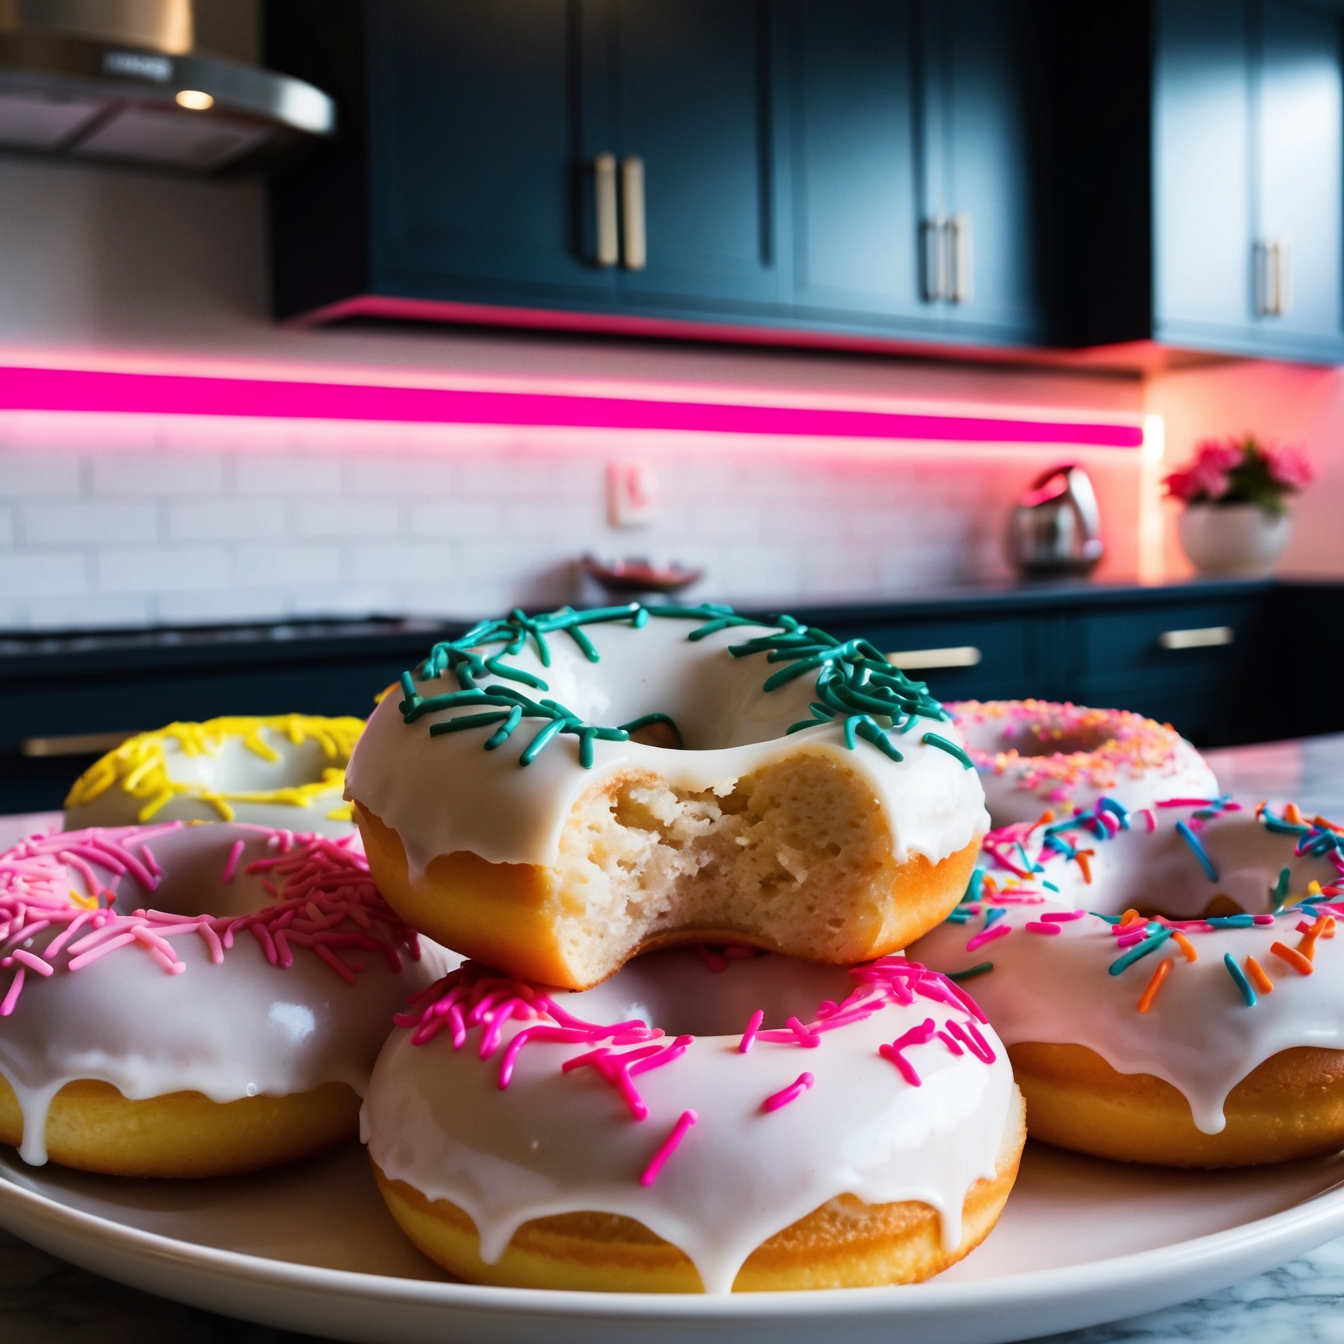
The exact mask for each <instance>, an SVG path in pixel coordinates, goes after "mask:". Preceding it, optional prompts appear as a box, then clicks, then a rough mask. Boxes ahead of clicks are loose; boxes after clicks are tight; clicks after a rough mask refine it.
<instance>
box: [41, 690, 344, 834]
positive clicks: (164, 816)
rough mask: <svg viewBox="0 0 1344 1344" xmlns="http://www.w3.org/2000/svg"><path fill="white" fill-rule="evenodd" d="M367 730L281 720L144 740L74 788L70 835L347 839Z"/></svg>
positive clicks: (315, 720) (126, 746)
mask: <svg viewBox="0 0 1344 1344" xmlns="http://www.w3.org/2000/svg"><path fill="white" fill-rule="evenodd" d="M363 731H364V720H363V719H353V718H341V719H327V718H319V717H317V716H315V715H312V714H276V715H273V716H271V717H270V718H255V717H254V718H246V717H241V716H235V717H231V718H221V719H208V720H206V721H205V722H204V723H170V724H169V725H168V726H167V727H166V728H160V729H159V730H158V731H157V732H152V733H137V734H136V735H135V736H134V737H131V738H127V740H126V741H125V742H123V743H122V744H121V746H119V747H117V748H116V749H115V750H113V751H110V752H108V753H107V755H106V756H104V757H102V759H101V760H98V761H95V762H94V763H93V765H91V766H90V767H89V768H88V769H87V770H86V771H85V772H84V773H83V774H82V775H81V776H80V777H79V779H78V780H76V781H75V786H74V788H72V789H71V790H70V796H69V797H68V798H67V799H66V800H65V829H66V830H70V831H75V830H82V829H83V828H85V827H88V826H134V825H137V824H140V825H143V824H147V823H149V822H158V821H243V822H251V823H252V824H254V825H257V826H274V827H276V828H278V829H282V830H292V831H303V832H305V833H309V832H311V833H316V834H320V835H348V834H349V833H350V831H351V830H352V822H351V820H350V806H349V804H348V803H346V802H344V801H343V800H342V797H341V795H342V793H343V792H344V790H345V767H346V764H347V763H348V762H349V760H350V752H351V751H352V750H353V748H354V745H355V741H356V739H357V738H358V737H359V735H360V733H362V732H363Z"/></svg>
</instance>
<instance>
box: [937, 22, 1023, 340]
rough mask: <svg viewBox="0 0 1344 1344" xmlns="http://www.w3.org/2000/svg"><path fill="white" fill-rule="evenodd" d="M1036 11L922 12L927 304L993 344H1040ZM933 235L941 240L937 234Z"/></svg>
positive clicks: (969, 331)
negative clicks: (1007, 340)
mask: <svg viewBox="0 0 1344 1344" xmlns="http://www.w3.org/2000/svg"><path fill="white" fill-rule="evenodd" d="M1036 9H1037V7H1036V6H1033V5H1028V4H1020V3H1014V0H925V4H924V15H925V34H926V36H925V52H926V57H925V79H924V106H925V115H926V119H927V131H926V155H925V161H924V163H925V168H924V183H923V198H924V207H923V209H924V218H925V229H924V235H925V249H926V254H927V252H928V251H929V250H930V249H935V248H936V249H937V251H936V252H935V253H934V255H932V256H929V255H926V257H925V263H926V276H927V278H926V282H925V285H926V292H930V293H931V292H932V291H933V290H935V289H936V290H937V291H938V293H937V297H938V299H939V306H940V309H941V310H942V316H944V317H945V318H946V319H947V320H948V321H949V322H952V323H954V324H955V325H957V326H958V327H965V328H967V334H968V335H969V334H971V330H972V329H975V328H979V329H980V330H982V331H983V332H984V333H985V334H986V336H987V337H989V338H993V337H995V336H998V335H1016V336H1017V337H1019V338H1021V339H1029V338H1030V337H1032V336H1041V335H1043V334H1044V330H1045V325H1046V315H1045V305H1044V302H1043V295H1042V286H1041V283H1040V279H1039V265H1038V257H1037V251H1038V243H1037V239H1038V235H1039V219H1038V215H1039V208H1040V207H1039V202H1040V200H1041V185H1040V180H1039V165H1038V159H1037V156H1038V153H1039V151H1040V147H1041V127H1040V124H1039V117H1038V115H1037V110H1036V101H1035V100H1036V98H1037V95H1038V93H1039V90H1040V89H1041V87H1042V85H1043V82H1044V80H1043V72H1042V71H1041V70H1040V69H1038V67H1037V59H1038V58H1037V53H1038V52H1039V51H1040V50H1041V49H1042V47H1043V45H1044V37H1045V34H1044V32H1043V31H1042V28H1041V24H1042V23H1043V19H1040V18H1039V17H1038V15H1037V13H1036ZM934 226H936V227H937V232H936V233H935V231H934Z"/></svg>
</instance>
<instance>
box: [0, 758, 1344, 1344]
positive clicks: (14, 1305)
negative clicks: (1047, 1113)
mask: <svg viewBox="0 0 1344 1344" xmlns="http://www.w3.org/2000/svg"><path fill="white" fill-rule="evenodd" d="M1209 758H1210V761H1211V763H1212V764H1213V767H1214V770H1215V771H1216V772H1217V773H1218V775H1219V779H1220V781H1221V782H1222V783H1223V786H1224V787H1225V788H1231V789H1233V790H1235V791H1236V792H1237V793H1239V794H1251V793H1254V794H1256V796H1257V797H1265V796H1267V797H1270V798H1274V799H1284V798H1294V799H1296V800H1298V801H1299V802H1301V803H1302V804H1303V806H1306V807H1310V808H1313V809H1319V810H1321V811H1322V812H1324V813H1325V814H1326V815H1327V816H1332V815H1333V816H1337V817H1339V816H1344V735H1342V736H1336V737H1329V738H1316V739H1313V740H1308V741H1305V742H1299V743H1273V744H1269V745H1266V746H1257V747H1240V748H1234V749H1228V750H1225V751H1218V752H1211V753H1209ZM1341 1322H1344V1237H1341V1238H1338V1239H1336V1240H1335V1241H1331V1242H1327V1243H1326V1244H1325V1245H1324V1246H1321V1247H1319V1248H1317V1249H1316V1250H1314V1251H1312V1252H1310V1253H1309V1254H1307V1255H1303V1256H1300V1257H1299V1258H1298V1259H1296V1260H1293V1261H1290V1262H1289V1263H1288V1264H1286V1265H1283V1266H1281V1267H1280V1268H1278V1269H1274V1270H1270V1271H1269V1272H1268V1273H1266V1274H1260V1275H1258V1276H1256V1277H1255V1278H1252V1279H1247V1280H1245V1281H1244V1282H1242V1283H1239V1284H1237V1285H1235V1286H1234V1287H1232V1288H1228V1289H1226V1290H1225V1291H1223V1292H1220V1293H1214V1294H1212V1295H1211V1296H1209V1297H1204V1298H1200V1299H1198V1300H1197V1301H1194V1302H1187V1303H1184V1304H1183V1305H1181V1306H1178V1307H1171V1308H1169V1309H1167V1310H1166V1311H1156V1312H1151V1313H1149V1314H1148V1315H1145V1316H1135V1317H1133V1318H1131V1319H1129V1320H1123V1321H1115V1322H1112V1323H1111V1324H1108V1325H1100V1326H1094V1327H1093V1328H1091V1329H1088V1330H1077V1331H1073V1332H1070V1333H1068V1334H1063V1335H1052V1336H1050V1344H1114V1342H1116V1341H1131V1340H1132V1341H1175V1340H1180V1341H1184V1342H1186V1344H1206V1341H1207V1342H1208V1344H1212V1342H1213V1341H1225V1340H1240V1339H1249V1338H1254V1339H1255V1341H1256V1344H1314V1342H1315V1341H1321V1344H1326V1341H1329V1342H1330V1344H1335V1341H1338V1340H1339V1339H1341V1337H1344V1325H1341ZM183 1339H191V1340H192V1341H193V1342H194V1344H303V1341H311V1339H312V1336H309V1335H297V1334H292V1333H290V1332H288V1331H284V1330H274V1329H270V1328H267V1327H265V1326H259V1325H250V1324H248V1323H246V1322H243V1321H233V1320H229V1319H228V1318H226V1317H223V1316H217V1315H214V1314H212V1313H210V1312H204V1311H197V1310H194V1309H193V1308H191V1307H184V1306H180V1305H178V1304H177V1303H174V1302H168V1301H165V1300H163V1299H162V1298H156V1297H152V1296H150V1295H149V1294H146V1293H141V1292H137V1291H136V1290H135V1289H132V1288H124V1287H122V1286H121V1285H120V1284H116V1283H112V1282H110V1281H109V1280H107V1279H103V1278H100V1277H99V1276H98V1275H96V1274H89V1273H86V1272H85V1271H84V1270H81V1269H76V1268H74V1267H73V1266H71V1265H68V1264H65V1263H64V1262H63V1261H61V1260H58V1259H56V1258H55V1257H54V1256H50V1255H47V1254H46V1253H45V1252H43V1251H39V1250H37V1249H35V1248H34V1247H31V1246H28V1245H25V1244H24V1243H23V1242H22V1241H19V1240H18V1239H17V1238H15V1237H12V1236H10V1235H9V1234H8V1233H6V1232H3V1231H0V1340H4V1341H5V1344H57V1342H58V1341H59V1344H122V1342H123V1341H127V1342H128V1344H129V1341H132V1340H134V1341H135V1344H169V1342H170V1341H172V1342H174V1344H175V1342H176V1341H178V1340H183Z"/></svg>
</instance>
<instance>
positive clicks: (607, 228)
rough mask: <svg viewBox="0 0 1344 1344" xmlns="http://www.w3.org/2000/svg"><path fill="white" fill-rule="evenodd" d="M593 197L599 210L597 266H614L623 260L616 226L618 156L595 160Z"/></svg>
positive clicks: (599, 157)
mask: <svg viewBox="0 0 1344 1344" xmlns="http://www.w3.org/2000/svg"><path fill="white" fill-rule="evenodd" d="M593 196H594V203H595V205H596V210H597V264H598V265H599V266H614V265H616V263H617V262H618V261H619V260H620V259H621V256H620V246H621V240H620V236H619V233H618V231H617V226H616V156H615V155H614V154H599V155H598V156H597V158H595V159H594V160H593Z"/></svg>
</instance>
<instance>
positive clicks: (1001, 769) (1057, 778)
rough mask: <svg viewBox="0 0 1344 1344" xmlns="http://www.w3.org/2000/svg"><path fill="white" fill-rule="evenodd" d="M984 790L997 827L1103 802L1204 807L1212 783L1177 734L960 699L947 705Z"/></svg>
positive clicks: (1047, 707) (1063, 707) (1042, 707)
mask: <svg viewBox="0 0 1344 1344" xmlns="http://www.w3.org/2000/svg"><path fill="white" fill-rule="evenodd" d="M944 707H945V708H946V709H947V711H948V713H949V714H951V715H952V717H953V720H954V721H955V722H956V724H957V727H958V728H960V730H961V733H962V736H963V737H964V739H965V741H966V750H967V751H968V752H969V753H970V755H971V758H972V760H974V761H975V765H976V769H977V770H979V771H980V776H981V779H982V781H983V783H984V786H985V806H986V807H987V808H988V809H989V815H990V820H991V823H992V824H993V825H994V826H996V827H997V826H1007V825H1009V824H1010V823H1011V822H1015V821H1034V820H1035V819H1036V818H1037V817H1038V816H1039V815H1040V813H1041V811H1042V809H1043V808H1047V807H1049V808H1053V809H1054V811H1055V815H1056V816H1059V815H1061V814H1062V813H1064V812H1067V811H1069V810H1074V809H1076V810H1083V809H1086V808H1089V807H1091V806H1092V804H1093V803H1095V802H1096V800H1097V799H1098V798H1099V797H1102V796H1103V795H1104V796H1109V797H1110V798H1112V799H1114V800H1116V801H1117V802H1119V803H1121V804H1122V805H1123V806H1125V807H1128V808H1131V809H1133V808H1140V807H1146V806H1149V805H1151V804H1152V803H1154V802H1156V801H1157V799H1159V798H1210V797H1215V796H1217V794H1218V781H1217V780H1216V779H1215V778H1214V774H1213V771H1212V770H1211V769H1210V768H1209V766H1208V764H1207V763H1206V762H1205V761H1204V758H1203V757H1202V756H1200V754H1199V753H1198V752H1197V751H1196V750H1195V748H1194V747H1192V746H1191V745H1190V743H1189V742H1187V741H1186V740H1185V739H1184V738H1183V737H1181V735H1180V734H1179V733H1177V732H1176V731H1175V729H1173V728H1172V727H1170V726H1169V725H1163V724H1160V723H1157V722H1155V721H1154V720H1152V719H1146V718H1144V717H1143V715H1142V714H1134V713H1132V712H1131V711H1129V710H1125V709H1089V708H1087V707H1086V706H1084V705H1073V704H1069V703H1067V702H1066V703H1063V704H1059V703H1056V702H1053V701H1049V700H985V701H979V700H963V701H961V702H959V703H957V702H949V703H948V704H947V705H946V706H944Z"/></svg>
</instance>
